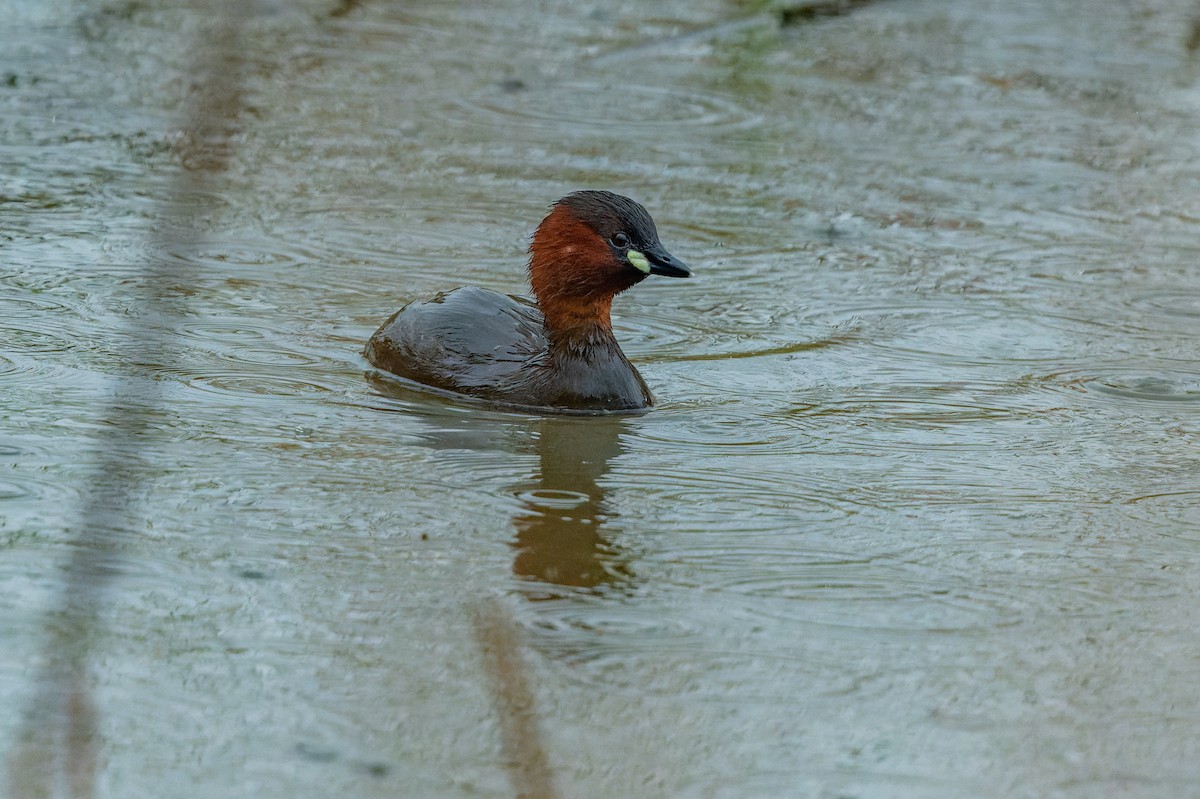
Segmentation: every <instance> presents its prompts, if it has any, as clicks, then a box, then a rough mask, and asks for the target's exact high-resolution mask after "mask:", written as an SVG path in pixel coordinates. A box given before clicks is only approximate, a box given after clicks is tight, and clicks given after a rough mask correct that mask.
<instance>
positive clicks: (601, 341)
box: [529, 205, 642, 354]
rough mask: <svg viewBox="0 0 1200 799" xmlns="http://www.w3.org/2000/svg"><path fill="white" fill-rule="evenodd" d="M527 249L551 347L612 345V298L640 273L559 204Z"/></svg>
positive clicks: (571, 350)
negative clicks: (617, 258)
mask: <svg viewBox="0 0 1200 799" xmlns="http://www.w3.org/2000/svg"><path fill="white" fill-rule="evenodd" d="M529 251H530V261H529V282H530V284H531V286H532V288H533V294H534V297H536V298H537V302H538V307H540V308H541V311H542V316H543V319H544V325H545V329H546V336H547V338H548V339H549V340H550V347H551V350H552V351H553V352H558V353H568V354H584V352H585V351H587V350H589V349H592V348H595V347H603V346H605V345H608V344H611V345H613V346H616V343H617V342H616V338H615V337H614V336H613V332H612V319H611V311H612V301H613V297H615V296H616V295H617V294H618V293H620V292H621V291H624V290H625V289H627V288H629V287H630V286H632V285H634V284H635V283H637V282H638V281H639V280H640V279H641V278H642V276H641V275H638V274H636V273H633V274H631V272H632V270H628V269H625V268H624V267H623V266H622V265H621V264H620V263H619V262H618V261H617V260H616V258H615V256H614V255H613V253H612V250H611V249H610V247H609V245H608V242H606V241H605V240H604V239H603V238H601V236H600V235H599V234H598V233H596V231H595V230H593V229H592V227H591V226H590V225H588V224H587V223H586V222H584V221H583V220H581V219H580V218H579V217H577V216H576V215H575V214H574V213H573V212H572V211H571V209H569V208H567V207H566V206H563V205H558V206H555V208H554V210H553V211H551V212H550V215H549V216H547V217H546V218H545V219H544V220H543V221H542V224H541V225H539V226H538V229H537V232H536V233H534V236H533V243H532V244H531V245H530V247H529ZM618 350H619V348H618Z"/></svg>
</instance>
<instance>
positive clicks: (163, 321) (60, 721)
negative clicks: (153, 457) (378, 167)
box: [6, 0, 246, 799]
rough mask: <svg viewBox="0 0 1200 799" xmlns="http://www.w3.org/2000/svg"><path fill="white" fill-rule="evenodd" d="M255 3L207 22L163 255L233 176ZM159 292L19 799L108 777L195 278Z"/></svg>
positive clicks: (89, 791)
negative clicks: (136, 575) (117, 584)
mask: <svg viewBox="0 0 1200 799" xmlns="http://www.w3.org/2000/svg"><path fill="white" fill-rule="evenodd" d="M245 6H246V4H245V3H240V2H233V1H232V0H230V2H216V1H215V0H214V2H212V3H211V4H210V7H209V8H207V9H206V11H207V12H208V13H209V14H210V18H214V19H216V20H217V24H216V25H215V26H214V29H213V30H212V32H211V35H210V36H209V37H208V38H207V39H206V40H205V41H204V42H202V43H197V48H196V54H195V56H194V60H193V64H192V69H191V70H190V75H191V76H193V78H194V82H193V84H192V93H191V96H190V97H188V98H187V102H186V106H185V109H186V110H185V116H184V119H183V122H182V126H181V129H180V132H179V136H178V138H177V140H176V147H177V153H178V156H179V159H180V162H181V164H182V166H183V169H180V170H179V171H178V174H177V176H176V179H175V181H174V182H173V184H172V186H171V189H170V193H169V194H168V196H166V197H164V198H162V207H163V213H162V214H161V216H162V217H163V218H164V219H165V220H166V221H165V224H164V230H163V231H162V232H160V233H158V234H156V235H155V236H154V237H153V240H152V242H151V248H150V249H151V251H152V252H160V253H165V252H171V251H173V250H175V249H176V246H175V245H177V244H178V243H180V242H181V241H183V240H185V238H194V237H195V236H196V235H197V233H196V231H195V230H194V225H193V224H192V218H193V215H194V214H195V212H197V211H202V210H203V209H202V208H198V207H196V206H194V205H193V206H190V207H187V206H184V205H183V204H182V203H180V202H179V198H180V197H184V196H193V197H194V196H201V197H203V196H208V194H207V193H206V192H205V191H201V190H200V189H204V188H207V187H206V184H207V183H208V182H209V180H210V177H211V175H213V174H214V173H219V172H221V171H223V170H224V169H225V168H226V166H227V165H228V162H229V158H230V157H231V155H232V152H233V148H234V134H235V133H236V131H237V127H238V117H239V115H240V114H241V111H242V102H241V96H242V90H241V77H242V72H243V60H242V57H241V42H240V38H241V36H240V25H241V22H242V19H243V17H244V14H245ZM145 275H146V278H147V279H146V281H145V285H146V287H147V290H146V293H145V294H144V295H143V296H142V297H141V298H140V299H141V301H142V303H143V305H144V308H145V313H144V314H138V315H134V316H132V317H131V321H130V325H129V327H127V328H126V329H124V330H121V331H116V334H117V335H118V336H119V338H120V341H119V344H118V347H119V351H120V352H121V353H122V361H123V362H124V363H125V364H127V365H128V367H129V372H128V373H127V374H125V375H123V376H121V377H120V378H119V379H118V380H117V383H116V386H115V391H114V395H113V399H112V401H111V402H110V403H109V405H108V406H107V407H106V408H105V409H104V411H103V414H102V416H101V420H100V424H99V429H100V430H101V431H102V433H101V438H100V441H99V442H98V446H99V456H98V462H97V464H96V467H97V468H96V470H95V474H96V479H95V481H94V482H93V484H92V486H91V487H90V490H89V491H88V492H87V494H86V497H85V499H84V501H83V505H82V507H81V508H80V509H79V521H78V523H77V533H76V536H75V538H74V540H73V541H72V546H71V555H70V558H69V560H68V561H67V563H66V565H65V567H64V569H63V577H62V580H63V582H62V591H61V597H60V600H59V603H58V606H57V607H56V608H55V609H54V610H53V611H52V612H51V613H50V615H49V618H48V619H47V623H46V643H45V652H44V654H43V656H42V666H41V670H40V672H39V674H38V676H37V682H36V684H35V690H34V695H33V697H32V698H31V700H30V703H29V705H28V706H27V707H26V708H25V711H24V715H23V719H22V724H21V729H20V731H19V733H18V740H17V743H16V745H15V746H14V748H13V751H12V753H11V754H10V756H9V759H8V763H7V775H6V783H7V791H6V793H7V795H8V796H9V797H11V799H41V798H42V797H52V796H69V797H72V799H77V798H78V797H88V796H93V795H94V794H95V792H96V775H97V770H98V766H97V749H98V744H99V742H98V740H97V727H98V724H97V720H96V711H95V706H94V703H93V701H92V698H91V693H90V689H89V685H88V668H89V663H90V661H91V659H92V650H93V644H94V642H95V640H96V638H97V637H98V636H99V635H100V633H101V630H100V618H101V617H102V615H103V613H104V609H105V604H106V602H107V601H108V593H109V587H110V585H111V584H112V582H113V580H114V578H115V577H116V576H117V575H118V574H119V571H120V567H119V553H120V552H121V550H122V548H123V546H124V545H125V544H126V543H127V542H128V541H130V540H131V539H133V538H134V537H135V536H136V533H135V531H136V530H137V529H138V528H139V527H140V526H141V524H142V521H141V518H140V516H141V509H140V508H139V507H138V506H137V503H136V501H135V499H134V496H135V494H136V493H137V491H138V486H139V482H140V481H141V478H142V474H143V471H144V469H143V467H144V466H145V461H146V459H147V456H148V455H149V454H150V453H151V452H152V448H153V447H154V445H155V444H156V439H157V434H156V430H155V426H154V421H153V419H154V417H155V415H156V414H157V413H159V412H160V411H159V408H160V405H161V399H162V397H161V396H160V394H159V382H158V381H157V380H153V379H151V380H147V379H145V378H146V377H147V376H150V377H153V376H154V375H155V374H156V373H157V371H158V370H159V369H161V368H162V367H163V366H164V365H166V364H169V363H171V362H172V360H173V357H172V355H173V352H174V350H175V344H174V338H175V329H176V326H177V323H178V321H179V320H180V318H181V316H182V313H183V311H184V308H183V302H184V301H183V298H184V297H186V296H187V293H188V292H187V287H188V284H189V275H188V274H187V273H186V272H185V271H184V270H183V269H180V267H179V263H178V262H177V261H175V260H173V259H169V258H152V259H151V260H150V261H149V262H148V263H146V265H145Z"/></svg>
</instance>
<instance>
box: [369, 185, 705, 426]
mask: <svg viewBox="0 0 1200 799" xmlns="http://www.w3.org/2000/svg"><path fill="white" fill-rule="evenodd" d="M529 252H530V256H531V257H530V259H529V282H530V285H531V286H532V287H533V295H534V297H535V298H536V300H537V302H532V301H530V300H528V299H525V298H523V297H513V296H508V295H504V294H497V293H496V292H494V291H488V290H487V289H481V288H476V287H474V286H467V287H464V288H459V289H454V290H453V291H448V292H445V293H443V294H438V295H437V296H436V297H434V298H433V299H431V300H429V301H426V302H422V301H417V302H413V303H410V304H409V305H406V306H405V307H403V308H401V309H400V310H399V311H397V312H396V314H395V315H394V316H392V318H391V319H389V320H387V322H385V323H384V324H383V326H382V327H380V328H379V329H378V330H377V331H375V334H374V335H373V336H371V340H370V341H368V342H367V348H366V352H365V354H366V357H367V360H369V361H370V362H371V363H372V364H374V365H375V366H377V367H378V368H380V369H383V370H384V371H387V372H391V373H393V374H395V375H399V376H400V377H404V378H407V379H409V380H414V381H416V382H418V383H423V384H426V385H428V386H432V387H434V388H437V389H442V390H445V391H452V392H455V393H460V394H468V395H471V396H474V397H480V398H482V399H486V400H491V401H494V402H500V403H504V404H508V405H521V406H529V407H537V408H550V409H557V410H562V411H584V412H588V411H591V412H602V411H629V410H638V409H642V408H647V407H649V406H650V405H651V404H652V403H653V402H654V399H653V397H651V395H650V390H649V389H648V388H646V383H645V381H643V380H642V376H641V375H639V374H638V371H637V369H635V368H634V367H633V364H631V363H630V362H629V360H628V359H627V358H626V357H625V353H623V352H621V347H620V345H619V344H617V339H616V338H615V337H614V336H613V331H612V321H611V320H610V318H609V309H610V308H611V307H612V300H613V297H614V296H616V295H617V294H619V293H620V292H622V291H624V290H625V289H627V288H629V287H630V286H632V285H635V284H637V283H640V282H641V281H642V280H644V279H645V278H646V276H647V275H665V276H666V277H690V276H691V274H692V273H691V270H689V269H688V267H687V265H686V264H684V263H683V262H682V261H680V260H679V259H678V258H675V257H673V256H672V255H670V254H669V253H668V252H667V251H666V250H665V249H664V248H663V246H662V244H661V243H660V242H659V240H658V231H657V230H656V229H655V227H654V220H653V219H651V218H650V214H648V213H646V209H645V208H643V207H642V206H641V205H639V204H638V203H636V202H634V201H633V200H630V199H629V198H628V197H622V196H621V195H619V194H613V193H611V192H607V191H578V192H575V193H574V194H568V195H567V196H566V197H564V198H562V199H561V200H559V201H558V202H556V203H555V204H554V205H553V206H552V207H551V210H550V213H549V215H547V216H546V218H545V219H543V220H542V223H541V224H540V225H538V229H537V231H536V232H535V233H534V234H533V242H532V243H531V244H530V246H529Z"/></svg>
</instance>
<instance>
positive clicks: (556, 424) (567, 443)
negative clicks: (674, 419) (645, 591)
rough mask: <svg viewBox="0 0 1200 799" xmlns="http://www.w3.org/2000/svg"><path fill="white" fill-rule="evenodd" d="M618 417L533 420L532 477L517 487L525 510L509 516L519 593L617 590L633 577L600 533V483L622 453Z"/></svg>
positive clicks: (606, 516)
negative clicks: (535, 465) (535, 462)
mask: <svg viewBox="0 0 1200 799" xmlns="http://www.w3.org/2000/svg"><path fill="white" fill-rule="evenodd" d="M625 424H626V421H625V420H624V419H623V418H621V417H611V416H608V417H588V418H580V417H544V418H542V419H540V420H539V421H538V440H537V450H538V456H539V459H540V469H539V471H538V476H537V478H536V479H535V480H534V481H533V482H531V483H528V484H525V485H523V486H518V491H519V492H520V493H519V496H520V499H521V501H522V502H523V504H524V506H525V511H524V512H523V513H521V514H519V515H518V516H517V517H516V519H515V520H514V526H515V527H516V531H517V535H516V539H515V541H514V542H513V546H514V548H515V549H516V550H517V554H516V556H515V557H514V558H513V573H514V574H516V575H517V576H518V577H520V578H523V579H524V580H526V581H527V582H528V585H527V590H526V595H527V596H529V597H530V598H531V599H548V598H552V597H555V596H559V595H561V594H562V593H563V592H562V591H560V590H557V589H555V588H554V586H560V587H565V588H571V589H580V588H582V589H592V590H599V589H602V588H619V587H622V586H625V585H627V584H628V583H629V582H630V581H631V580H632V577H633V574H632V571H631V569H630V567H629V559H628V557H627V556H626V555H625V554H624V553H622V552H621V550H620V549H619V548H617V547H616V546H614V545H613V544H612V542H610V541H609V540H608V539H607V538H606V537H605V534H604V533H605V529H604V528H605V526H606V525H607V524H608V523H609V522H610V521H611V519H612V518H613V514H612V512H611V511H609V510H606V508H605V503H604V489H603V487H601V485H600V481H601V480H602V478H603V477H604V476H605V474H607V473H608V467H609V461H610V460H612V458H613V457H614V456H616V455H618V454H620V453H621V441H620V435H621V431H622V430H623V429H624V428H625Z"/></svg>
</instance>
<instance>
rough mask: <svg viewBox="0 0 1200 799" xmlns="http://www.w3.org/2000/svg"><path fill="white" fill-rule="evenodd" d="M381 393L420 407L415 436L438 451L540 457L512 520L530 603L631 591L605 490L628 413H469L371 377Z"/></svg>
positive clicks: (516, 569)
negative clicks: (612, 536)
mask: <svg viewBox="0 0 1200 799" xmlns="http://www.w3.org/2000/svg"><path fill="white" fill-rule="evenodd" d="M364 376H365V377H366V379H367V380H368V382H370V383H371V384H372V385H373V386H374V387H375V389H376V390H377V391H378V393H379V394H380V395H381V396H383V397H388V398H390V399H393V400H397V401H399V402H400V403H402V406H401V407H403V408H405V409H406V410H408V411H414V410H419V412H420V414H421V418H423V419H424V420H425V421H426V422H427V423H428V427H426V428H425V429H423V430H420V431H416V432H414V433H413V435H414V437H415V438H416V439H418V440H419V441H421V443H423V444H424V445H426V446H430V447H433V448H435V449H469V450H475V451H479V452H488V451H500V452H511V453H519V454H522V455H524V454H526V453H528V452H529V451H530V449H531V448H532V449H534V450H535V451H536V452H537V454H538V463H539V466H538V471H537V473H536V475H535V476H534V477H533V478H532V479H530V480H528V481H525V482H521V483H518V484H516V485H514V486H513V487H512V490H513V491H514V492H515V493H516V494H517V496H518V498H519V499H520V500H521V503H522V506H523V508H522V511H521V512H520V513H518V514H517V516H516V518H515V519H514V520H513V525H514V527H515V528H516V537H515V539H514V540H513V548H514V549H515V550H516V555H515V556H514V558H513V573H514V574H515V575H517V577H519V578H521V579H522V580H523V582H524V589H525V590H524V593H525V595H526V596H527V597H529V598H530V599H548V598H553V597H556V596H561V595H563V594H565V593H568V591H564V590H563V589H569V590H570V591H575V592H577V591H579V590H580V589H582V590H591V591H600V590H611V589H619V588H622V587H626V586H628V584H629V583H630V582H631V580H632V577H633V573H632V570H631V568H630V566H629V556H628V555H627V554H626V553H624V552H623V551H622V550H621V549H620V548H618V547H616V546H614V545H613V543H612V542H611V541H609V540H608V538H606V537H605V528H606V527H607V526H608V525H609V524H610V523H611V522H612V520H613V518H614V516H615V514H614V513H613V512H612V511H611V509H609V508H607V507H606V503H605V501H604V489H603V487H602V486H601V485H600V482H601V481H602V480H603V478H604V476H605V475H606V474H607V473H608V468H609V462H610V461H611V460H612V459H613V458H614V457H615V456H617V455H619V454H620V453H621V452H622V448H621V433H622V432H623V431H624V430H625V429H626V426H627V424H628V423H629V417H627V416H528V415H525V414H513V413H511V412H505V411H503V410H500V409H497V410H494V411H479V412H475V413H469V414H464V413H462V408H461V407H460V406H455V405H440V404H434V403H431V402H430V401H429V395H428V394H427V393H424V392H421V391H417V390H414V389H412V388H410V387H408V386H406V385H405V384H404V383H401V382H399V381H396V380H393V379H390V378H385V377H381V376H379V375H377V374H373V373H370V372H368V373H366V374H365V375H364Z"/></svg>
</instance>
